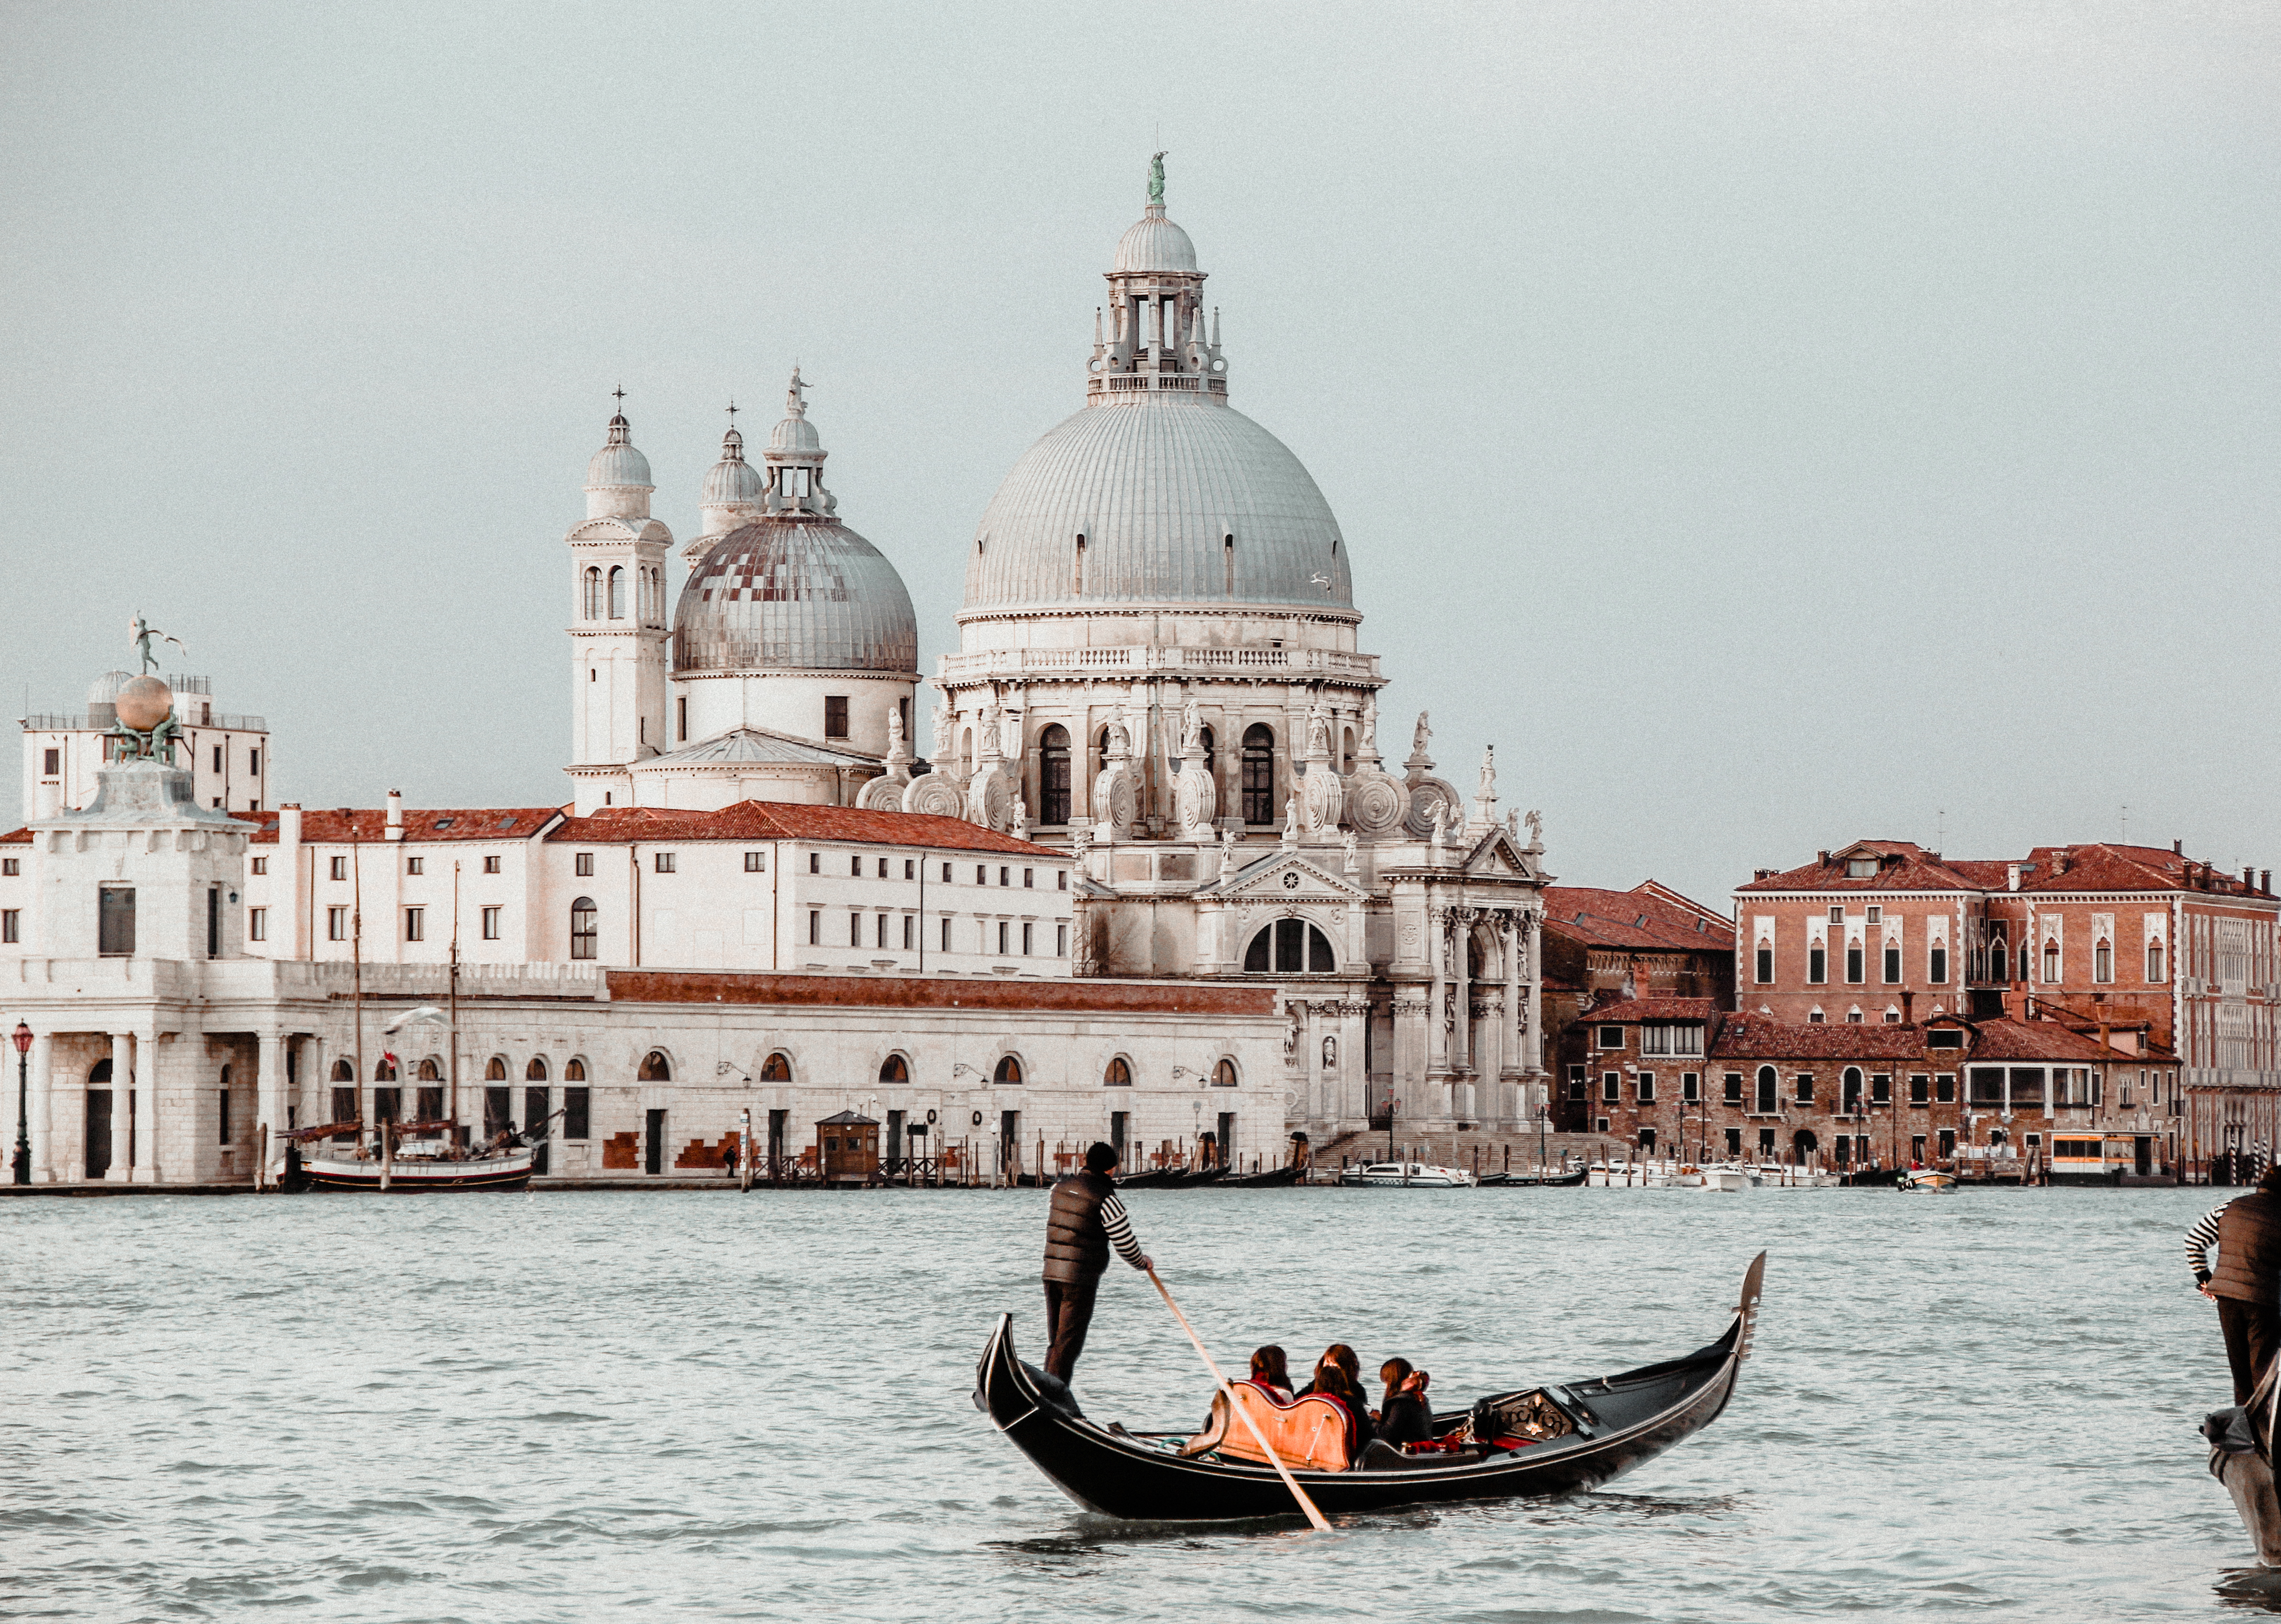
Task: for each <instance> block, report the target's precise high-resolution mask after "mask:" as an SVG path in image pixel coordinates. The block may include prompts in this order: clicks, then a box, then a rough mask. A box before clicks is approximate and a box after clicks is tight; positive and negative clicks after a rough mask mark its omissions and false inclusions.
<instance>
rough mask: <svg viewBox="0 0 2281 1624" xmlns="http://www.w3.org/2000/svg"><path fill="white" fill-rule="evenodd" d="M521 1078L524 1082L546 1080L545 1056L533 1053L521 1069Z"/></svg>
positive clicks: (541, 1081)
mask: <svg viewBox="0 0 2281 1624" xmlns="http://www.w3.org/2000/svg"><path fill="white" fill-rule="evenodd" d="M522 1080H523V1081H524V1082H526V1083H543V1082H545V1080H546V1056H544V1055H533V1056H531V1057H530V1064H529V1065H527V1066H525V1067H523V1069H522Z"/></svg>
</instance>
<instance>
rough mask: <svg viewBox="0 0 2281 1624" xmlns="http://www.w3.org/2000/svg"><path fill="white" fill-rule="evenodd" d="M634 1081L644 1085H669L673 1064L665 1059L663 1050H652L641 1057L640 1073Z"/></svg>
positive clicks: (671, 1078)
mask: <svg viewBox="0 0 2281 1624" xmlns="http://www.w3.org/2000/svg"><path fill="white" fill-rule="evenodd" d="M635 1080H636V1081H638V1082H644V1083H669V1082H671V1081H672V1080H673V1063H672V1062H671V1061H669V1060H668V1059H667V1058H666V1057H665V1051H664V1050H663V1049H656V1048H653V1049H652V1050H650V1052H649V1053H648V1054H646V1055H645V1056H642V1063H641V1071H640V1074H639V1075H638V1077H637V1078H636V1079H635Z"/></svg>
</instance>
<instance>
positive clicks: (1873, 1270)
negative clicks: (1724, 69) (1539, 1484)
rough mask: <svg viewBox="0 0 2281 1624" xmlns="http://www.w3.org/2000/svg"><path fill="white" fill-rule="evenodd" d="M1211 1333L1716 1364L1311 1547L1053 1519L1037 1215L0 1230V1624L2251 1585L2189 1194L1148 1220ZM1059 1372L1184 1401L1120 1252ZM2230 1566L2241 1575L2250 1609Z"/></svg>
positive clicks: (1486, 1613) (2088, 1595)
mask: <svg viewBox="0 0 2281 1624" xmlns="http://www.w3.org/2000/svg"><path fill="white" fill-rule="evenodd" d="M1131 1204H1132V1207H1133V1215H1134V1220H1135V1224H1136V1226H1137V1227H1138V1228H1139V1230H1140V1234H1141V1237H1142V1240H1143V1241H1144V1243H1145V1244H1147V1245H1148V1248H1149V1249H1150V1250H1151V1251H1152V1252H1153V1253H1154V1254H1155V1256H1156V1258H1157V1260H1158V1264H1159V1266H1160V1267H1161V1268H1162V1269H1163V1270H1164V1272H1165V1275H1166V1278H1167V1280H1168V1281H1169V1282H1170V1283H1171V1286H1172V1288H1173V1290H1174V1291H1175V1293H1176V1294H1178V1295H1179V1296H1180V1297H1181V1300H1182V1304H1183V1306H1184V1307H1186V1308H1187V1310H1188V1311H1189V1313H1190V1315H1191V1317H1192V1318H1193V1319H1195V1320H1196V1321H1197V1322H1198V1325H1199V1327H1200V1328H1201V1329H1202V1330H1203V1332H1204V1334H1206V1336H1207V1337H1208V1338H1209V1339H1210V1340H1211V1341H1212V1342H1213V1343H1214V1345H1215V1348H1216V1350H1218V1351H1220V1352H1223V1353H1225V1354H1226V1356H1227V1357H1230V1358H1231V1359H1233V1358H1238V1357H1241V1355H1242V1354H1243V1353H1244V1352H1246V1351H1247V1350H1248V1349H1249V1348H1250V1346H1251V1345H1252V1344H1253V1343H1254V1342H1259V1341H1264V1340H1268V1339H1273V1340H1278V1341H1280V1342H1283V1343H1284V1344H1285V1345H1286V1346H1287V1347H1288V1348H1290V1349H1292V1350H1293V1352H1294V1354H1295V1356H1296V1355H1298V1354H1300V1353H1301V1352H1302V1351H1303V1350H1305V1351H1313V1350H1318V1349H1320V1348H1321V1346H1322V1345H1323V1344H1324V1343H1326V1342H1331V1341H1334V1340H1346V1341H1349V1342H1353V1343H1354V1344H1355V1345H1356V1346H1357V1348H1358V1349H1360V1350H1361V1352H1362V1354H1363V1357H1364V1358H1365V1363H1366V1364H1368V1365H1372V1366H1373V1367H1374V1366H1375V1365H1377V1363H1378V1362H1379V1360H1380V1359H1381V1358H1382V1357H1385V1356H1387V1355H1389V1354H1393V1353H1397V1352H1398V1353H1403V1354H1406V1355H1408V1356H1410V1357H1412V1358H1415V1359H1416V1360H1418V1361H1419V1363H1421V1364H1423V1365H1426V1366H1427V1367H1428V1368H1429V1369H1431V1370H1432V1371H1433V1373H1434V1381H1435V1387H1434V1391H1435V1393H1436V1395H1437V1396H1439V1397H1440V1398H1441V1399H1442V1401H1443V1402H1444V1403H1445V1404H1447V1403H1449V1402H1450V1401H1453V1400H1459V1399H1462V1398H1464V1397H1465V1396H1469V1395H1470V1394H1472V1393H1473V1392H1475V1391H1479V1390H1487V1389H1489V1388H1498V1387H1505V1386H1510V1385H1512V1384H1513V1383H1515V1382H1516V1381H1517V1380H1522V1379H1525V1378H1526V1379H1536V1378H1556V1379H1557V1378H1562V1377H1570V1376H1580V1375H1591V1374H1597V1373H1603V1372H1605V1371H1608V1370H1611V1369H1613V1368H1617V1367H1620V1366H1622V1365H1629V1364H1633V1363H1637V1362H1640V1361H1643V1360H1645V1359H1648V1358H1651V1357H1662V1356H1666V1355H1669V1354H1674V1353H1678V1352H1682V1351H1685V1350H1687V1349H1691V1348H1693V1347H1695V1346H1697V1345H1698V1344H1699V1343H1701V1342H1704V1341H1705V1340H1707V1339H1708V1337H1709V1336H1710V1335H1711V1334H1713V1333H1714V1332H1716V1331H1717V1330H1719V1329H1720V1327H1721V1326H1723V1325H1724V1323H1725V1319H1726V1310H1727V1307H1728V1304H1729V1303H1731V1302H1732V1301H1733V1297H1734V1292H1735V1288H1736V1283H1737V1281H1738V1280H1739V1278H1740V1276H1741V1274H1742V1272H1743V1269H1744V1264H1746V1263H1747V1262H1748V1260H1749V1258H1750V1256H1751V1253H1752V1252H1753V1251H1754V1250H1756V1249H1758V1248H1759V1247H1761V1246H1763V1247H1765V1248H1767V1249H1769V1250H1770V1251H1771V1253H1772V1258H1771V1261H1770V1263H1769V1264H1768V1272H1767V1294H1766V1309H1765V1315H1764V1319H1763V1320H1762V1322H1761V1330H1760V1334H1759V1349H1758V1354H1757V1357H1755V1358H1754V1360H1753V1361H1752V1363H1751V1365H1749V1366H1748V1367H1747V1368H1746V1370H1745V1372H1744V1381H1743V1386H1742V1389H1741V1391H1740V1393H1739V1394H1738V1395H1737V1396H1736V1401H1735V1403H1734V1404H1733V1405H1732V1407H1730V1408H1729V1410H1728V1412H1727V1414H1726V1415H1725V1416H1724V1417H1723V1418H1722V1419H1720V1421H1719V1422H1718V1423H1717V1424H1716V1425H1714V1426H1713V1427H1712V1428H1711V1429H1710V1430H1709V1431H1708V1432H1706V1433H1705V1434H1703V1435H1699V1436H1698V1437H1697V1439H1696V1440H1694V1441H1693V1442H1689V1443H1687V1444H1684V1445H1682V1446H1681V1447H1680V1448H1679V1449H1678V1450H1675V1451H1674V1452H1673V1453H1671V1454H1668V1455H1666V1456H1665V1457H1663V1458H1661V1459H1660V1460H1658V1461H1656V1462H1654V1463H1652V1464H1651V1465H1648V1466H1646V1467H1644V1468H1643V1469H1642V1470H1640V1471H1639V1472H1637V1473H1634V1474H1633V1475H1631V1476H1629V1477H1628V1478H1623V1479H1620V1480H1619V1481H1617V1482H1616V1483H1615V1484H1613V1485H1612V1486H1611V1487H1610V1489H1608V1490H1606V1491H1604V1492H1602V1493H1599V1494H1595V1495H1589V1496H1581V1497H1578V1498H1575V1499H1571V1500H1566V1501H1561V1502H1550V1503H1526V1502H1523V1503H1516V1504H1506V1505H1497V1506H1490V1507H1486V1508H1481V1509H1465V1510H1442V1511H1430V1512H1411V1513H1399V1514H1391V1515H1383V1516H1377V1517H1371V1518H1365V1519H1360V1520H1351V1521H1348V1522H1345V1523H1342V1525H1341V1526H1340V1527H1339V1528H1338V1530H1337V1531H1336V1532H1335V1533H1334V1534H1333V1535H1330V1536H1327V1537H1325V1536H1319V1535H1306V1534H1304V1533H1303V1532H1297V1531H1295V1529H1294V1528H1293V1527H1283V1526H1280V1525H1263V1526H1258V1527H1243V1528H1239V1529H1234V1530H1223V1531H1206V1532H1195V1531H1193V1530H1187V1529H1172V1528H1164V1527H1155V1528H1151V1527H1133V1526H1131V1525H1120V1524H1117V1523H1113V1522H1110V1521H1107V1520H1102V1519H1096V1518H1094V1517H1091V1516H1088V1515H1086V1514H1084V1513H1081V1512H1079V1511H1078V1510H1077V1509H1076V1508H1075V1507H1074V1506H1072V1505H1071V1504H1069V1503H1068V1502H1067V1501H1065V1500H1063V1498H1062V1496H1060V1494H1059V1493H1058V1492H1057V1491H1055V1489H1053V1488H1052V1487H1051V1486H1050V1485H1049V1484H1048V1483H1047V1482H1046V1481H1045V1480H1044V1479H1042V1478H1041V1477H1040V1476H1038V1475H1037V1473H1035V1472H1034V1471H1033V1470H1032V1468H1031V1466H1030V1465H1028V1463H1027V1462H1026V1461H1025V1460H1024V1459H1022V1458H1021V1457H1019V1456H1018V1455H1017V1454H1016V1453H1015V1452H1014V1451H1013V1450H1011V1449H1010V1448H1009V1446H1007V1445H1006V1444H1005V1443H1004V1442H1002V1441H1001V1439H1000V1438H999V1437H998V1435H996V1433H994V1431H993V1430H992V1429H991V1427H989V1425H988V1424H987V1423H986V1421H985V1420H984V1419H982V1417H980V1416H979V1415H978V1414H977V1413H976V1412H975V1411H974V1410H973V1409H972V1407H971V1406H970V1403H969V1400H968V1396H967V1395H968V1392H969V1389H970V1387H971V1385H972V1368H973V1361H974V1357H975V1355H976V1353H977V1352H978V1349H979V1348H980V1345H981V1342H982V1341H983V1338H984V1335H985V1334H986V1331H987V1329H988V1327H989V1325H990V1321H991V1317H992V1315H993V1314H994V1312H995V1311H997V1310H999V1309H1000V1308H1001V1307H1011V1308H1013V1309H1015V1310H1016V1311H1017V1312H1018V1314H1019V1316H1020V1318H1019V1319H1018V1321H1017V1326H1018V1333H1017V1336H1018V1343H1019V1345H1020V1346H1021V1348H1022V1349H1023V1351H1024V1352H1025V1354H1028V1355H1029V1356H1031V1357H1033V1358H1034V1357H1036V1356H1037V1354H1038V1351H1039V1349H1038V1346H1037V1343H1038V1340H1039V1337H1038V1329H1039V1320H1040V1307H1039V1291H1038V1288H1037V1285H1036V1283H1035V1282H1036V1278H1037V1262H1038V1255H1039V1249H1040V1229H1041V1226H1042V1219H1043V1201H1042V1198H1041V1197H1040V1196H1039V1195H1036V1194H1034V1193H1018V1194H1017V1193H1006V1194H975V1195H957V1194H943V1195H927V1194H910V1193H895V1194H874V1195H841V1196H819V1195H765V1194H761V1193H755V1194H754V1195H751V1196H748V1197H745V1198H742V1199H738V1198H734V1197H731V1196H727V1195H690V1194H673V1193H669V1192H659V1193H656V1194H638V1195H537V1196H528V1197H526V1196H484V1197H477V1198H467V1199H455V1198H449V1197H429V1198H425V1199H407V1200H382V1199H377V1198H373V1197H357V1196H346V1197H324V1196H309V1197H300V1198H286V1199H266V1200H257V1199H251V1198H242V1199H230V1200H212V1199H207V1200H197V1199H189V1198H180V1197H165V1196H143V1197H127V1198H120V1199H112V1200H96V1201H35V1202H21V1201H19V1202H12V1203H7V1204H6V1205H5V1206H0V1267H4V1277H0V1279H4V1286H0V1290H4V1303H5V1308H6V1314H7V1328H8V1334H7V1337H6V1339H5V1345H4V1348H0V1417H4V1423H5V1431H4V1435H0V1535H4V1538H0V1553H4V1554H0V1570H4V1571H0V1612H10V1613H12V1614H14V1615H16V1616H22V1617H31V1616H44V1617H70V1618H89V1619H122V1620H124V1619H178V1618H193V1619H194V1618H228V1619H236V1618H244V1617H247V1616H254V1615H257V1614H258V1612H259V1610H266V1609H272V1608H274V1609H278V1610H281V1611H282V1612H293V1613H298V1614H303V1615H309V1616H319V1617H325V1618H337V1619H358V1620H367V1619H369V1620H427V1619H437V1620H440V1619H467V1620H592V1619H601V1618H606V1617H623V1616H627V1615H630V1614H635V1615H642V1616H648V1617H654V1618H661V1619H662V1618H673V1619H686V1618H707V1619H709V1618H759V1619H779V1618H816V1617H843V1618H853V1619H873V1618H901V1617H919V1616H924V1617H926V1618H930V1619H949V1620H966V1619H973V1620H1001V1619H1032V1618H1045V1617H1049V1616H1052V1617H1063V1616H1077V1617H1088V1618H1089V1617H1103V1618H1106V1617H1116V1618H1133V1619H1158V1618H1162V1619H1179V1620H1204V1619H1217V1618H1224V1617H1231V1616H1233V1617H1244V1616H1253V1615H1256V1616H1259V1617H1263V1618H1307V1619H1320V1618H1346V1617H1352V1618H1411V1617H1421V1618H1422V1617H1427V1616H1432V1617H1434V1618H1436V1619H1441V1620H1624V1619H1657V1620H1663V1619H1705V1620H1740V1619H1760V1618H1773V1617H1782V1618H1790V1617H1795V1616H1799V1615H1806V1616H1818V1615H1846V1614H1859V1613H1862V1612H1891V1613H1914V1614H1921V1615H1926V1616H1930V1617H1990V1616H1993V1617H2005V1618H2014V1617H2053V1618H2058V1617H2065V1618H2083V1617H2110V1618H2117V1619H2125V1618H2127V1619H2146V1618H2154V1617H2161V1616H2169V1615H2174V1614H2182V1615H2192V1614H2203V1613H2208V1612H2212V1611H2214V1610H2218V1609H2221V1608H2225V1607H2228V1606H2229V1605H2259V1603H2260V1600H2261V1598H2260V1597H2258V1596H2257V1595H2255V1594H2254V1589H2253V1594H2252V1595H2250V1596H2248V1597H2234V1598H2232V1599H2231V1601H2230V1600H2229V1598H2228V1597H2226V1596H2225V1595H2224V1594H2223V1593H2222V1587H2224V1586H2226V1585H2227V1584H2228V1583H2229V1580H2228V1573H2229V1570H2238V1568H2239V1567H2240V1566H2241V1565H2242V1564H2244V1563H2245V1562H2246V1560H2247V1559H2248V1558H2247V1553H2246V1545H2245V1541H2244V1538H2243V1535H2242V1533H2241V1528H2240V1525H2239V1523H2238V1521H2237V1520H2236V1519H2235V1517H2234V1515H2233V1512H2232V1510H2231V1506H2230V1505H2229V1504H2228V1503H2227V1501H2226V1499H2225V1496H2224V1492H2223V1489H2220V1488H2219V1486H2218V1485H2217V1484H2216V1483H2215V1481H2212V1480H2211V1479H2210V1478H2209V1477H2208V1475H2207V1474H2206V1473H2205V1471H2204V1465H2203V1459H2204V1457H2203V1451H2202V1449H2201V1446H2200V1440H2199V1439H2198V1438H2197V1436H2196V1435H2195V1432H2194V1427H2195V1424H2196V1422H2197V1420H2198V1419H2199V1418H2200V1414H2201V1412H2202V1411H2204V1410H2206V1409H2207V1408H2208V1407H2210V1406H2211V1405H2212V1404H2218V1403H2223V1402H2224V1400H2225V1398H2226V1396H2227V1393H2226V1385H2225V1376H2224V1360H2223V1353H2222V1351H2221V1349H2220V1345H2219V1342H2218V1337H2217V1331H2216V1326H2215V1313H2214V1312H2212V1311H2209V1309H2208V1306H2207V1305H2206V1304H2205V1303H2203V1302H2202V1300H2201V1299H2200V1298H2199V1297H2197V1296H2195V1295H2193V1294H2192V1292H2191V1291H2190V1290H2189V1289H2187V1288H2186V1284H2185V1276H2184V1271H2183V1269H2182V1267H2181V1264H2180V1261H2179V1254H2178V1236H2179V1233H2180V1232H2181V1230H2183V1229H2184V1226H2186V1225H2187V1224H2188V1223H2189V1222H2191V1221H2192V1218H2193V1217H2194V1216H2195V1215H2197V1214H2198V1213H2200V1211H2201V1210H2204V1208H2205V1206H2206V1205H2207V1204H2208V1203H2207V1201H2206V1199H2205V1195H2204V1193H2203V1192H2199V1191H2146V1192H2137V1191H2134V1192H2130V1193H2119V1192H2107V1191H2079V1192H2078V1191H2031V1192H2025V1193H2023V1192H2020V1191H2007V1192H1990V1193H1986V1194H1961V1195H1954V1196H1937V1197H1928V1196H1914V1195H1906V1196H1905V1195H1896V1194H1893V1193H1891V1192H1887V1191H1875V1190H1866V1191H1850V1190H1830V1191H1798V1192H1761V1193H1759V1194H1757V1195H1748V1196H1719V1195H1702V1194H1698V1193H1696V1192H1691V1191H1668V1192H1666V1191H1638V1190H1632V1191H1626V1190H1608V1191H1602V1190H1564V1191H1547V1192H1522V1191H1513V1192H1503V1191H1488V1190H1484V1191H1473V1192H1439V1193H1437V1192H1425V1191H1409V1192H1404V1191H1380V1192H1365V1191H1343V1190H1316V1191H1263V1192H1253V1193H1241V1192H1229V1193H1214V1192H1208V1191H1200V1192H1195V1193H1187V1194H1183V1193H1179V1192H1155V1193H1149V1192H1136V1193H1135V1194H1134V1195H1133V1197H1132V1198H1131ZM1078 1386H1079V1393H1080V1395H1081V1396H1083V1397H1084V1399H1085V1400H1086V1407H1087V1410H1088V1412H1089V1413H1091V1414H1092V1415H1093V1416H1094V1418H1095V1419H1100V1420H1104V1421H1106V1420H1109V1419H1125V1420H1126V1421H1128V1422H1129V1423H1131V1424H1133V1425H1135V1426H1140V1425H1143V1424H1156V1425H1159V1426H1176V1425H1183V1424H1186V1423H1187V1422H1188V1421H1190V1420H1192V1419H1195V1418H1197V1417H1200V1416H1201V1415H1202V1411H1204V1409H1205V1407H1206V1403H1207V1389H1206V1384H1205V1380H1204V1379H1203V1378H1202V1374H1201V1371H1200V1369H1199V1367H1198V1366H1197V1365H1196V1361H1195V1355H1194V1353H1193V1351H1192V1350H1191V1349H1189V1348H1188V1347H1187V1344H1186V1343H1185V1342H1183V1341H1181V1339H1180V1337H1179V1331H1178V1329H1177V1328H1176V1327H1175V1326H1173V1325H1172V1324H1171V1320H1170V1319H1169V1317H1168V1316H1167V1315H1166V1314H1165V1312H1164V1309H1163V1306H1162V1305H1161V1304H1160V1303H1157V1301H1156V1297H1155V1295H1154V1293H1152V1292H1149V1291H1148V1288H1147V1285H1146V1282H1145V1281H1144V1280H1142V1279H1141V1278H1140V1276H1138V1275H1135V1274H1133V1272H1130V1271H1129V1270H1125V1268H1124V1267H1123V1266H1122V1265H1121V1264H1118V1265H1115V1266H1114V1268H1113V1272H1112V1273H1111V1274H1110V1278H1109V1281H1108V1283H1107V1285H1105V1286H1104V1288H1103V1291H1102V1307H1101V1311H1100V1312H1099V1314H1098V1315H1097V1317H1096V1318H1095V1319H1094V1332H1093V1340H1092V1342H1091V1345H1090V1346H1089V1348H1088V1349H1087V1351H1086V1359H1085V1363H1084V1364H1083V1365H1081V1366H1080V1367H1079V1382H1078ZM2233 1582H2234V1583H2236V1584H2238V1583H2240V1582H2241V1581H2233Z"/></svg>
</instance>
